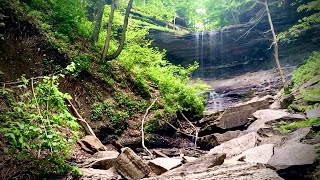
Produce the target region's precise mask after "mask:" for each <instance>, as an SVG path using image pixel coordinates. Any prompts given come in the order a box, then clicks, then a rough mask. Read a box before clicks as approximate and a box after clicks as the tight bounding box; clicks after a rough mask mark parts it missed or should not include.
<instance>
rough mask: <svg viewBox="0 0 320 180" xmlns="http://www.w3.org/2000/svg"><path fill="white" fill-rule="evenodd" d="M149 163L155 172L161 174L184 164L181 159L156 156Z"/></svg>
mask: <svg viewBox="0 0 320 180" xmlns="http://www.w3.org/2000/svg"><path fill="white" fill-rule="evenodd" d="M148 165H149V166H150V168H151V169H152V171H153V172H154V173H155V174H157V175H160V174H162V173H165V172H167V171H169V170H171V169H174V168H176V167H178V166H180V165H182V162H181V159H174V158H156V159H153V160H151V161H149V163H148Z"/></svg>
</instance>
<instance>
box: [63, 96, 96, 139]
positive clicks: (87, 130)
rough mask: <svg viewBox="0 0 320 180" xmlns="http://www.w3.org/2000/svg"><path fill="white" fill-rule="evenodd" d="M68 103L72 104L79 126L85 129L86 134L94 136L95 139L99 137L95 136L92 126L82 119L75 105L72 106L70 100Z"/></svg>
mask: <svg viewBox="0 0 320 180" xmlns="http://www.w3.org/2000/svg"><path fill="white" fill-rule="evenodd" d="M68 102H69V104H70V106H71V109H72V111H73V113H74V114H75V115H76V116H77V120H78V121H79V124H80V125H81V126H82V127H83V128H84V130H85V131H86V133H87V134H88V135H92V136H94V137H97V136H96V135H95V134H94V132H93V130H92V128H91V127H90V125H89V123H88V122H87V121H86V120H85V119H83V118H82V116H81V115H80V113H79V112H78V110H77V109H76V108H75V107H74V105H73V104H72V102H71V101H70V100H69V99H68Z"/></svg>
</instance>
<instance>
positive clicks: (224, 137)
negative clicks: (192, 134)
mask: <svg viewBox="0 0 320 180" xmlns="http://www.w3.org/2000/svg"><path fill="white" fill-rule="evenodd" d="M240 134H241V131H228V132H225V133H223V134H220V133H215V134H213V135H214V136H215V137H216V140H217V143H218V144H222V143H224V142H226V141H230V140H231V139H234V138H237V137H238V136H239V135H240Z"/></svg>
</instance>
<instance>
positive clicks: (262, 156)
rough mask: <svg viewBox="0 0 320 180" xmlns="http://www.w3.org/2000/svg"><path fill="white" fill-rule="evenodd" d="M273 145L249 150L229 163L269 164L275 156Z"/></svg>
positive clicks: (264, 145)
mask: <svg viewBox="0 0 320 180" xmlns="http://www.w3.org/2000/svg"><path fill="white" fill-rule="evenodd" d="M273 147H274V145H273V144H263V145H261V146H256V147H254V148H252V149H248V150H246V151H244V152H243V153H241V154H240V155H238V156H235V157H233V158H231V160H229V161H235V160H236V161H238V160H240V159H241V160H242V161H245V162H249V163H261V164H267V163H268V161H269V160H270V158H271V157H272V156H273Z"/></svg>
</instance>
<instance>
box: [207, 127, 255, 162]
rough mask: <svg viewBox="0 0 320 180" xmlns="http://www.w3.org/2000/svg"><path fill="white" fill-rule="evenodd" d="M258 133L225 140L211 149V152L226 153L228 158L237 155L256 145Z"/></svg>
mask: <svg viewBox="0 0 320 180" xmlns="http://www.w3.org/2000/svg"><path fill="white" fill-rule="evenodd" d="M257 139H258V134H257V133H255V132H252V133H249V134H246V135H244V136H240V137H238V138H235V139H232V140H230V141H227V142H224V143H222V144H220V145H219V146H217V147H215V148H213V149H211V150H210V152H209V154H214V153H225V154H227V158H230V157H232V156H236V155H239V154H241V153H242V152H244V151H245V150H248V149H251V148H253V147H255V146H256V144H257Z"/></svg>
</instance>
